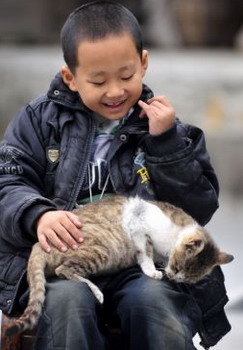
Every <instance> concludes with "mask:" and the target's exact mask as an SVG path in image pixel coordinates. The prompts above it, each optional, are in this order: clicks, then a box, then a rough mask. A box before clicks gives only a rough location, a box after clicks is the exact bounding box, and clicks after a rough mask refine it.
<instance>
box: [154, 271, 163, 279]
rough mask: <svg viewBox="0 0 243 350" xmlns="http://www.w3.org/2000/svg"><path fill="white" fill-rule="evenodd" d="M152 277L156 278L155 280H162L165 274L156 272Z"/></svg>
mask: <svg viewBox="0 0 243 350" xmlns="http://www.w3.org/2000/svg"><path fill="white" fill-rule="evenodd" d="M151 277H152V278H154V279H155V280H161V279H162V278H163V272H162V271H159V270H155V271H154V272H153V275H152V276H151Z"/></svg>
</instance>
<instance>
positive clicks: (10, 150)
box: [0, 145, 24, 164]
mask: <svg viewBox="0 0 243 350" xmlns="http://www.w3.org/2000/svg"><path fill="white" fill-rule="evenodd" d="M23 155H24V153H23V152H22V151H20V150H19V149H18V148H15V147H12V146H7V145H3V146H2V147H1V148H0V163H1V164H6V163H7V164H8V163H12V161H15V162H16V159H18V158H20V157H22V156H23Z"/></svg>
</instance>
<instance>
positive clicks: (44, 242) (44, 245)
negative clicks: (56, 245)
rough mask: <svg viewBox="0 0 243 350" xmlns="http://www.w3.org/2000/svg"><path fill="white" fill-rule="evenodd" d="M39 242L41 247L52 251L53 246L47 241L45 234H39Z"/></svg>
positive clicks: (48, 251)
mask: <svg viewBox="0 0 243 350" xmlns="http://www.w3.org/2000/svg"><path fill="white" fill-rule="evenodd" d="M39 243H40V246H41V248H42V249H43V250H44V251H45V252H46V253H50V251H51V247H50V245H49V244H48V242H47V239H46V237H45V236H44V235H40V236H39Z"/></svg>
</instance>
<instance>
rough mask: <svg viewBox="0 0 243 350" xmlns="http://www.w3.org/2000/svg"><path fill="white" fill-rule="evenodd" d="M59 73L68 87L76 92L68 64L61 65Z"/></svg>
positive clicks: (73, 78)
mask: <svg viewBox="0 0 243 350" xmlns="http://www.w3.org/2000/svg"><path fill="white" fill-rule="evenodd" d="M61 75H62V79H63V81H64V83H65V84H66V85H67V86H68V87H69V89H70V90H72V91H75V92H76V91H77V88H76V84H75V77H74V75H73V73H72V72H71V71H70V69H69V68H68V66H63V67H62V68H61Z"/></svg>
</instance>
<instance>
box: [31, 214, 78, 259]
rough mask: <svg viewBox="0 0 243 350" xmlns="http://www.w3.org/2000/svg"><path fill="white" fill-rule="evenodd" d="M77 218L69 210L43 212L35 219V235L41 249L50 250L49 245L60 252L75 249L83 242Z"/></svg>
mask: <svg viewBox="0 0 243 350" xmlns="http://www.w3.org/2000/svg"><path fill="white" fill-rule="evenodd" d="M81 227H82V224H81V222H80V221H79V218H78V217H77V216H76V215H75V214H73V213H72V212H69V211H63V210H57V211H48V212H46V213H44V214H43V215H42V216H41V217H40V218H39V219H38V221H37V237H38V240H39V243H40V245H41V247H42V249H43V250H45V251H46V252H47V253H49V252H50V251H51V246H54V247H56V248H57V249H58V250H60V251H61V252H65V251H67V249H68V248H71V249H74V250H75V249H77V248H78V244H79V243H82V242H83V237H82V236H81V232H80V229H81Z"/></svg>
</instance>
